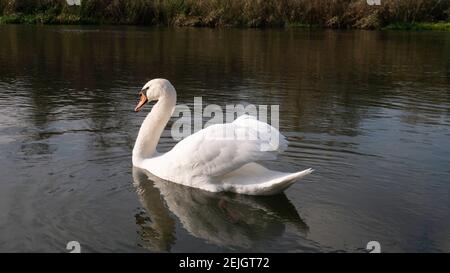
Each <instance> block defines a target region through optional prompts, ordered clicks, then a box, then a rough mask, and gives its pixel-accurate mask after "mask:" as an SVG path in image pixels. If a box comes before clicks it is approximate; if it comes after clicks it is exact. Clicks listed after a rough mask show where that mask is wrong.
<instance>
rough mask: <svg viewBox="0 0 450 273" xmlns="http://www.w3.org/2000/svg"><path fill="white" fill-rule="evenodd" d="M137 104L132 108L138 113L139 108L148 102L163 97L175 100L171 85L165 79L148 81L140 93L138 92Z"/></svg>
mask: <svg viewBox="0 0 450 273" xmlns="http://www.w3.org/2000/svg"><path fill="white" fill-rule="evenodd" d="M138 95H139V102H138V104H137V105H136V107H135V108H134V111H135V112H139V110H141V108H142V107H143V106H144V105H145V104H146V103H147V102H149V101H154V100H159V99H161V98H163V97H170V98H174V99H176V92H175V88H174V87H173V85H172V84H171V83H170V82H169V81H168V80H166V79H153V80H151V81H148V82H147V83H146V84H145V85H144V87H142V89H141V91H139V94H138Z"/></svg>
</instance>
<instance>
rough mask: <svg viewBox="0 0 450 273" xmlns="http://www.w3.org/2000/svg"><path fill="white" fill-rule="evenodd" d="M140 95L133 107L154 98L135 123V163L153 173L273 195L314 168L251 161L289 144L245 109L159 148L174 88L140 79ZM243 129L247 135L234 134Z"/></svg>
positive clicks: (195, 183) (224, 188) (175, 179)
mask: <svg viewBox="0 0 450 273" xmlns="http://www.w3.org/2000/svg"><path fill="white" fill-rule="evenodd" d="M139 96H140V100H139V103H138V105H137V106H136V108H135V111H136V112H137V111H139V110H140V109H141V108H142V107H143V106H144V105H145V103H147V102H148V101H152V100H157V101H158V102H157V103H156V104H155V105H154V106H153V109H152V110H151V112H150V113H149V114H148V115H147V117H146V118H145V120H144V122H143V123H142V125H141V128H140V129H139V134H138V136H137V139H136V143H135V145H134V148H133V165H134V166H136V167H138V168H141V169H145V170H147V171H149V172H150V173H152V174H153V175H155V176H157V177H160V178H162V179H164V180H168V181H171V182H175V183H179V184H183V185H186V186H191V187H195V188H200V189H203V190H207V191H211V192H220V191H230V192H236V193H242V194H249V195H272V194H277V193H280V192H282V191H283V190H285V189H286V188H288V187H289V186H290V185H292V184H293V183H294V182H295V181H296V180H297V179H299V178H301V177H303V176H305V175H307V174H309V173H311V172H312V171H313V170H312V169H307V170H304V171H301V172H296V173H283V172H277V171H272V170H269V169H267V168H265V167H263V166H261V165H259V164H257V163H255V161H259V160H268V159H275V158H276V155H277V154H278V153H280V152H282V151H284V150H285V149H286V148H287V141H286V140H285V138H284V136H283V135H281V134H280V133H279V132H278V130H276V129H275V128H273V127H272V126H270V125H268V124H266V123H264V122H261V121H258V120H256V119H255V118H254V117H251V116H248V115H243V116H241V117H239V118H238V119H236V120H235V121H234V122H232V123H226V124H216V125H211V126H209V127H207V128H205V129H203V130H200V131H198V132H196V133H194V134H192V135H190V136H189V137H187V138H185V139H183V140H182V141H180V142H178V143H177V144H176V145H175V147H173V148H172V150H170V151H169V152H167V153H165V154H160V153H158V152H157V151H156V145H157V144H158V141H159V138H160V137H161V134H162V132H163V130H164V127H165V126H166V124H167V122H168V121H169V119H170V117H171V115H172V113H173V110H174V107H175V104H176V91H175V88H174V87H173V86H172V84H171V83H170V82H169V81H168V80H165V79H153V80H151V81H149V82H147V83H146V84H145V85H144V87H143V88H142V90H141V91H140V92H139ZM273 134H275V136H276V137H275V138H273V137H272V136H273ZM243 135H245V136H247V137H244V138H242V137H237V136H243ZM230 136H231V137H230ZM273 139H277V140H278V141H273Z"/></svg>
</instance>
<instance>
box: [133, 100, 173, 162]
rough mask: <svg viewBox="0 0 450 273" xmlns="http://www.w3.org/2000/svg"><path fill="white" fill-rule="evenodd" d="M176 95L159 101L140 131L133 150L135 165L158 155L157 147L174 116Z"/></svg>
mask: <svg viewBox="0 0 450 273" xmlns="http://www.w3.org/2000/svg"><path fill="white" fill-rule="evenodd" d="M175 104H176V95H174V94H167V95H165V96H162V97H160V98H159V99H158V102H157V103H156V104H155V105H154V106H153V108H152V111H151V112H150V113H149V114H148V115H147V117H146V118H145V120H144V122H143V123H142V125H141V128H140V129H139V134H138V136H137V139H136V143H135V144H134V148H133V165H136V166H139V163H141V162H142V161H143V160H144V159H146V158H150V157H152V156H154V155H155V154H156V145H157V144H158V141H159V138H160V137H161V134H162V133H163V131H164V128H165V127H166V124H167V122H168V121H169V119H170V117H171V116H172V113H173V109H174V107H175Z"/></svg>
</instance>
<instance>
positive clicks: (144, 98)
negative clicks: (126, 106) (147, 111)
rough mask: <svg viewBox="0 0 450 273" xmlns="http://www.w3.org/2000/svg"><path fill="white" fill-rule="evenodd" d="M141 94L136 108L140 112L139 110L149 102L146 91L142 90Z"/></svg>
mask: <svg viewBox="0 0 450 273" xmlns="http://www.w3.org/2000/svg"><path fill="white" fill-rule="evenodd" d="M139 96H140V98H139V102H138V104H137V105H136V107H135V108H134V111H135V112H139V110H141V108H142V106H144V105H145V104H146V103H147V102H148V99H147V96H146V95H145V94H144V93H142V92H140V93H139Z"/></svg>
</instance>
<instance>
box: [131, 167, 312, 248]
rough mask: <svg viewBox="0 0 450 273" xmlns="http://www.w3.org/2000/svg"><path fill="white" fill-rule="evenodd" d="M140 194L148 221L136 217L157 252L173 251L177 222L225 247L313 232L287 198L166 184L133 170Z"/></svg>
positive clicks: (248, 244)
mask: <svg viewBox="0 0 450 273" xmlns="http://www.w3.org/2000/svg"><path fill="white" fill-rule="evenodd" d="M133 179H134V185H135V187H136V191H137V193H138V196H139V199H140V201H141V203H142V206H143V207H144V208H145V209H146V211H147V213H148V217H146V216H144V215H142V214H137V215H136V223H137V224H138V225H139V226H140V228H141V236H142V239H143V240H144V241H146V242H148V247H149V248H151V249H152V250H156V251H170V250H171V247H172V245H173V244H174V243H175V241H176V237H177V236H176V234H175V233H176V228H175V221H174V219H173V218H172V216H171V213H172V214H173V215H175V216H176V217H177V218H178V221H179V222H180V223H181V224H182V226H183V228H184V229H185V230H186V231H188V232H189V233H190V234H191V235H192V236H194V237H197V238H200V239H203V240H205V241H207V242H208V243H212V244H215V245H218V246H222V247H231V248H245V249H251V247H252V245H254V244H255V243H258V241H262V240H270V239H276V238H277V237H280V236H282V235H283V233H284V232H285V229H286V228H287V226H292V227H293V228H294V229H295V231H296V232H297V233H299V234H301V235H302V236H306V234H307V233H308V231H309V228H308V226H307V224H306V223H305V222H303V220H302V219H301V218H300V215H299V214H298V212H297V210H296V209H295V207H294V205H293V204H292V203H291V202H290V201H289V199H288V198H287V197H286V195H285V194H279V195H275V196H258V197H257V196H247V195H240V194H228V193H223V194H222V193H221V194H217V193H211V192H207V191H203V190H199V189H195V188H191V187H186V186H183V185H179V184H175V183H172V182H168V181H165V180H162V179H160V178H158V177H156V176H154V175H152V174H150V173H148V172H147V171H144V170H142V169H138V168H133Z"/></svg>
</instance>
